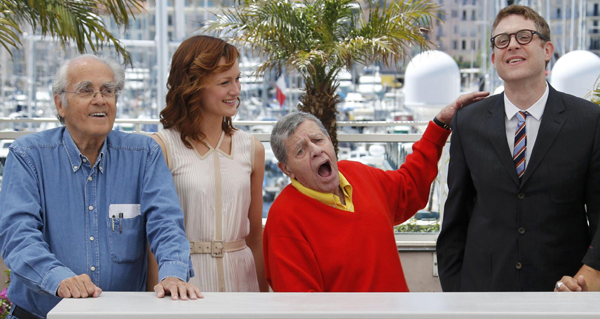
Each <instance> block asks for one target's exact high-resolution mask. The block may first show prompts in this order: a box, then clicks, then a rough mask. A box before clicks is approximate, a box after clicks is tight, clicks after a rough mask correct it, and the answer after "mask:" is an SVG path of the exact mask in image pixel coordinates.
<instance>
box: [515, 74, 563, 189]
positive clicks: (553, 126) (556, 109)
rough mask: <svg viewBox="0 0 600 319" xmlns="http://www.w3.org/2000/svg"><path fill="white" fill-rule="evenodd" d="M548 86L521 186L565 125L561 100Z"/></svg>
mask: <svg viewBox="0 0 600 319" xmlns="http://www.w3.org/2000/svg"><path fill="white" fill-rule="evenodd" d="M548 86H549V90H550V92H549V94H548V101H547V102H546V108H545V109H544V114H543V115H542V123H540V130H539V131H538V135H537V139H536V141H535V145H534V147H533V151H532V153H531V158H530V159H529V164H527V168H526V169H525V175H523V185H525V183H526V182H527V180H529V178H530V177H531V175H532V174H533V173H534V172H535V170H536V169H537V167H538V166H539V165H540V163H541V162H542V159H544V156H546V154H547V153H548V150H549V149H550V147H551V146H552V144H553V143H554V140H556V137H557V136H558V133H559V132H560V130H561V129H562V127H563V125H564V124H565V120H566V117H565V116H563V115H562V114H561V113H562V112H564V110H565V107H564V105H563V104H562V99H561V98H560V96H559V94H558V92H556V90H555V89H554V88H553V87H552V86H550V85H548Z"/></svg>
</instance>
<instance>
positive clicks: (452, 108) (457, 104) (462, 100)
mask: <svg viewBox="0 0 600 319" xmlns="http://www.w3.org/2000/svg"><path fill="white" fill-rule="evenodd" d="M488 95H490V92H471V93H467V94H463V95H461V96H459V97H458V99H456V101H454V102H452V103H451V104H450V105H448V106H446V107H445V108H443V109H442V110H441V111H440V113H438V114H437V115H436V116H435V117H437V119H438V120H440V122H442V123H444V124H447V125H450V122H452V117H453V116H454V112H456V110H458V109H460V108H461V107H463V106H467V105H469V104H471V103H475V102H477V101H480V100H483V99H485V98H486V97H487V96H488Z"/></svg>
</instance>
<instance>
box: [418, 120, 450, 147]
mask: <svg viewBox="0 0 600 319" xmlns="http://www.w3.org/2000/svg"><path fill="white" fill-rule="evenodd" d="M450 132H451V131H450V130H447V129H444V128H442V127H440V126H439V125H437V124H435V123H433V121H429V125H427V129H426V130H425V133H423V138H425V139H427V140H429V141H431V142H433V143H435V144H436V145H438V146H445V145H446V141H448V136H450Z"/></svg>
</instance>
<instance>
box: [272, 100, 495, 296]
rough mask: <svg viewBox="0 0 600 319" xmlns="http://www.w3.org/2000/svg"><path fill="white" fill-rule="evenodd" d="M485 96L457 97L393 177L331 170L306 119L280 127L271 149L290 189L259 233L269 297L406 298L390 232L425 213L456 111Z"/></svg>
mask: <svg viewBox="0 0 600 319" xmlns="http://www.w3.org/2000/svg"><path fill="white" fill-rule="evenodd" d="M486 95H487V93H486V92H474V93H470V94H467V95H463V96H460V97H459V98H458V99H457V101H456V102H454V103H452V104H451V105H449V106H447V107H445V108H444V109H442V110H441V111H440V113H439V114H438V115H437V116H436V117H435V118H434V120H433V121H432V122H430V123H429V126H428V127H427V129H426V131H425V133H424V134H423V137H422V138H421V140H419V141H418V142H416V143H415V144H414V145H413V153H412V154H411V155H409V156H407V158H406V162H405V163H404V164H403V165H402V167H400V169H398V170H396V171H382V170H380V169H376V168H373V167H370V166H367V165H364V164H361V163H358V162H351V161H341V162H339V163H338V162H337V157H336V154H335V151H334V148H333V144H332V143H331V139H330V138H329V135H328V133H327V130H326V129H325V128H324V127H323V124H322V123H321V121H319V120H318V119H317V118H316V117H314V116H313V115H311V114H308V113H302V112H298V113H292V114H288V115H286V116H284V117H283V118H282V119H280V120H279V121H278V122H277V124H276V125H275V127H274V128H273V132H272V133H271V147H272V148H273V152H274V153H275V157H277V160H278V161H279V163H278V164H277V165H278V167H279V168H280V169H281V170H282V171H283V172H284V173H285V174H286V175H288V176H289V177H290V178H291V180H292V184H291V185H288V186H287V187H286V188H285V189H284V190H283V191H282V192H281V194H280V195H279V196H278V197H277V199H276V200H275V202H274V203H273V205H272V206H271V209H270V211H269V218H268V221H267V224H266V226H265V231H264V240H263V245H264V257H265V266H266V272H267V280H268V282H269V284H270V285H271V287H272V288H273V290H274V291H277V292H406V291H408V286H407V285H406V280H405V279H404V273H403V271H402V265H401V263H400V257H399V255H398V250H397V248H396V241H395V238H394V232H393V225H397V224H400V223H402V222H404V221H406V220H407V219H408V218H410V217H411V216H413V215H414V214H415V213H416V212H417V211H418V210H419V209H420V208H422V207H424V206H425V205H426V203H427V200H428V198H429V189H430V186H431V183H432V182H433V180H434V178H435V176H436V175H437V172H438V170H437V164H438V161H439V159H440V156H441V153H442V149H443V147H444V145H445V144H446V140H447V139H448V135H450V128H449V126H448V124H449V123H450V122H451V120H452V116H453V115H454V112H455V111H456V109H458V108H459V107H462V106H464V105H468V104H470V103H472V102H474V101H478V100H480V99H483V98H484V97H485V96H486Z"/></svg>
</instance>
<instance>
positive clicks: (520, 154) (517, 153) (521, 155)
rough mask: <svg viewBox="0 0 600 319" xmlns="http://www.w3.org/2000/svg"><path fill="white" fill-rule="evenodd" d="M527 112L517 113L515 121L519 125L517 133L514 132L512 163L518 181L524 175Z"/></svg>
mask: <svg viewBox="0 0 600 319" xmlns="http://www.w3.org/2000/svg"><path fill="white" fill-rule="evenodd" d="M526 117H527V112H523V111H519V112H518V113H517V119H518V120H519V124H518V125H517V131H516V132H515V150H514V152H513V161H514V162H515V167H516V168H517V175H519V181H521V179H522V178H523V174H525V153H526V152H527V127H526V125H525V118H526Z"/></svg>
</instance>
